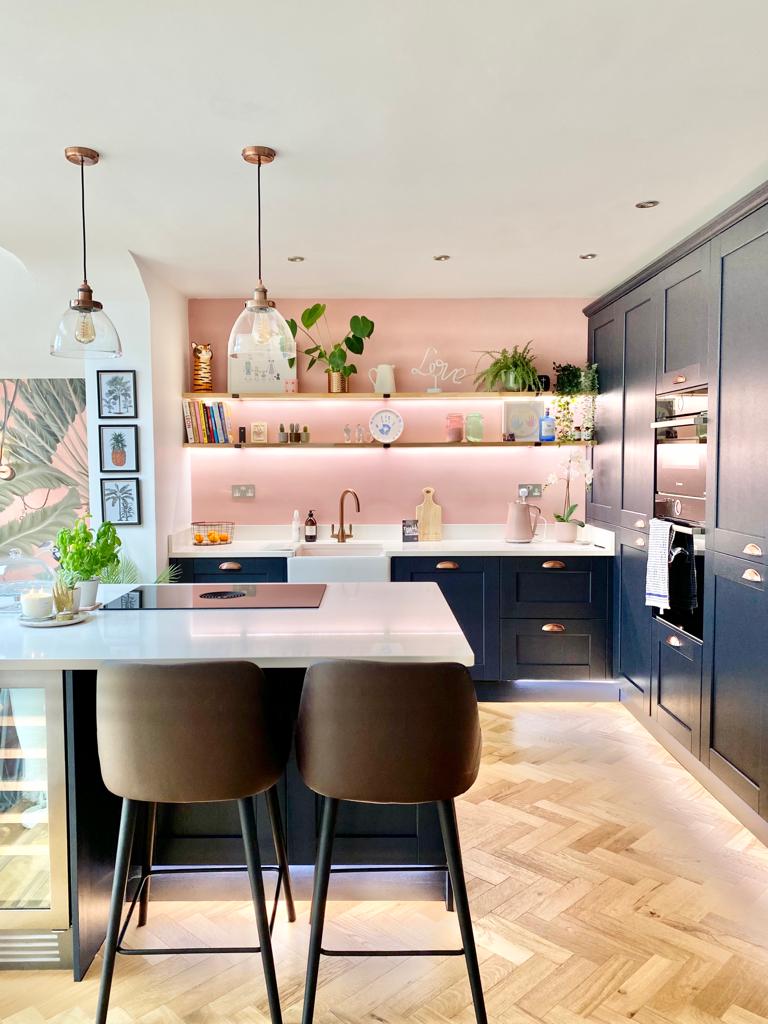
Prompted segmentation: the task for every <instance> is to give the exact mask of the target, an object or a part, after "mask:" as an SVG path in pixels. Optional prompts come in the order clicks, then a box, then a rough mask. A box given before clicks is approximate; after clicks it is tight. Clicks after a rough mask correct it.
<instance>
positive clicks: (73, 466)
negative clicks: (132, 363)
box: [0, 378, 88, 554]
mask: <svg viewBox="0 0 768 1024" xmlns="http://www.w3.org/2000/svg"><path fill="white" fill-rule="evenodd" d="M84 410H85V381H83V380H79V379H64V378H56V379H46V378H35V379H29V380H3V381H1V382H0V459H1V460H2V462H3V463H4V464H5V465H8V466H10V467H11V468H12V470H13V475H12V476H11V478H10V479H0V515H1V514H2V513H4V512H6V511H7V510H8V509H10V508H11V506H14V507H15V506H16V505H18V506H19V512H18V514H17V515H14V516H13V518H11V519H8V520H7V521H6V522H3V523H0V552H7V551H9V550H10V549H12V548H17V549H18V550H20V551H22V552H24V554H34V553H35V552H36V551H37V550H38V549H39V548H41V547H44V546H46V545H50V544H52V542H53V540H54V538H55V536H56V534H57V532H58V531H59V530H60V529H62V527H65V526H68V525H69V524H70V523H71V522H72V520H73V519H75V517H76V516H77V513H78V511H79V510H82V509H84V508H85V507H87V504H88V449H87V443H86V439H85V427H84V422H83V412H84ZM31 496H34V500H32V497H31Z"/></svg>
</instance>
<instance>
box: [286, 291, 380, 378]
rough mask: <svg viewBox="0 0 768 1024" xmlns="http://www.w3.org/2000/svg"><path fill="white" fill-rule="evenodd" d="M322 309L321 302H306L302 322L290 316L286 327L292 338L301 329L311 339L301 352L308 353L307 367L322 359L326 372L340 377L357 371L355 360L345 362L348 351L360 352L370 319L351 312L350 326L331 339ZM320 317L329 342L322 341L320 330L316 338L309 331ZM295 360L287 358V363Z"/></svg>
mask: <svg viewBox="0 0 768 1024" xmlns="http://www.w3.org/2000/svg"><path fill="white" fill-rule="evenodd" d="M325 310H326V305H325V303H324V302H316V303H315V304H314V306H309V307H308V308H307V309H305V310H304V312H303V313H302V314H301V325H299V324H297V323H296V321H295V320H289V321H288V327H289V328H290V330H291V334H292V335H293V336H294V338H295V337H296V335H297V333H298V332H299V331H301V332H302V333H303V334H306V336H307V337H308V338H309V340H310V341H311V342H312V344H311V345H310V346H309V348H305V349H304V355H305V356H309V357H310V358H309V363H308V365H307V369H308V370H311V369H312V367H313V366H314V365H315V363H324V364H325V372H326V373H340V374H341V375H342V377H345V378H349V377H351V376H352V374H353V373H357V367H356V366H355V364H354V363H351V362H348V360H347V353H348V352H351V353H352V355H353V356H361V355H362V354H363V349H364V348H365V343H366V341H367V340H368V338H370V336H371V335H372V334H373V328H374V323H373V320H369V319H368V317H367V316H353V317H352V318H351V319H350V321H349V330H348V331H347V333H346V334H345V335H344V337H343V338H339V339H338V340H337V341H334V340H333V338H332V337H331V336H330V328H329V327H328V321H327V319H326V316H325ZM320 320H322V321H323V324H324V325H325V330H326V333H327V334H328V335H329V338H330V341H329V343H328V344H323V342H322V339H321V337H320V332H319V331H318V337H317V338H315V337H313V336H312V335H311V334H310V333H309V332H310V330H312V328H313V327H315V326H316V325H317V324H318V323H319V322H320ZM294 363H295V359H289V360H288V364H289V365H290V366H293V365H294Z"/></svg>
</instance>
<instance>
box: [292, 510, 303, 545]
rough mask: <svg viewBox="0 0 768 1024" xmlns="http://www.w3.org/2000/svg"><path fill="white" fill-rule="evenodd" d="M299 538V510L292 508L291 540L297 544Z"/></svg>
mask: <svg viewBox="0 0 768 1024" xmlns="http://www.w3.org/2000/svg"><path fill="white" fill-rule="evenodd" d="M300 540H301V523H300V521H299V510H298V509H297V508H295V509H294V510H293V519H292V520H291V542H292V543H293V544H298V542H299V541H300Z"/></svg>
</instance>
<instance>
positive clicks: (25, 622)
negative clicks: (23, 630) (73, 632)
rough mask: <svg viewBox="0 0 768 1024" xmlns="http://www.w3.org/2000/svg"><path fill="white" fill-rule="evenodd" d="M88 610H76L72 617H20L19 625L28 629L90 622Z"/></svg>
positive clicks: (52, 627)
mask: <svg viewBox="0 0 768 1024" xmlns="http://www.w3.org/2000/svg"><path fill="white" fill-rule="evenodd" d="M90 617H91V616H90V615H89V614H88V612H76V613H75V615H73V617H72V618H71V619H57V618H55V617H54V618H50V619H23V618H19V625H20V626H26V627H27V629H57V628H58V627H59V626H76V625H77V624H78V622H88V620H89V619H90Z"/></svg>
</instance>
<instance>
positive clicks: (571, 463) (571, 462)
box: [544, 453, 592, 543]
mask: <svg viewBox="0 0 768 1024" xmlns="http://www.w3.org/2000/svg"><path fill="white" fill-rule="evenodd" d="M579 476H581V477H583V478H584V483H585V484H586V486H587V487H589V486H590V485H591V483H592V467H591V466H590V465H589V463H588V462H587V460H586V459H585V458H584V456H583V455H576V454H574V453H571V454H570V455H569V456H568V459H567V461H566V462H564V463H563V464H562V465H561V466H560V467H559V468H558V470H557V472H556V473H550V474H549V476H548V477H547V481H546V483H545V484H544V490H545V491H546V490H547V489H548V488H549V487H555V486H556V485H557V484H559V483H560V481H561V480H562V481H564V483H565V495H564V498H563V511H562V513H557V512H556V513H555V515H554V520H555V531H554V532H555V540H560V541H565V542H568V543H572V542H573V541H575V540H576V536H577V532H578V528H579V527H580V526H584V520H583V519H575V518H574V516H575V514H576V510H577V509H578V507H579V506H578V504H576V503H574V502H572V501H571V480H574V479H576V477H579Z"/></svg>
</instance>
